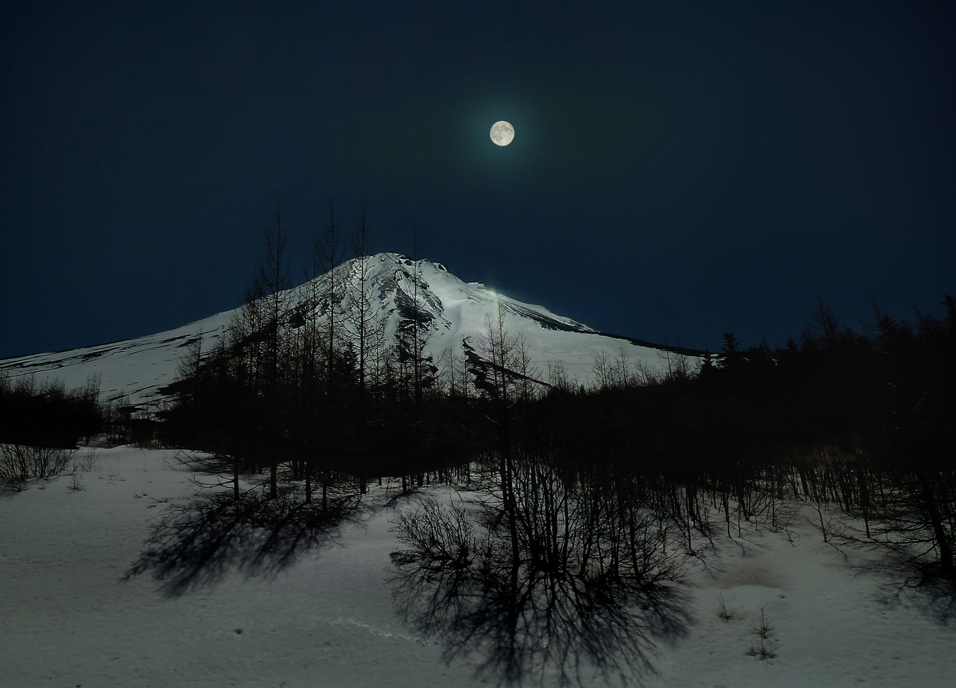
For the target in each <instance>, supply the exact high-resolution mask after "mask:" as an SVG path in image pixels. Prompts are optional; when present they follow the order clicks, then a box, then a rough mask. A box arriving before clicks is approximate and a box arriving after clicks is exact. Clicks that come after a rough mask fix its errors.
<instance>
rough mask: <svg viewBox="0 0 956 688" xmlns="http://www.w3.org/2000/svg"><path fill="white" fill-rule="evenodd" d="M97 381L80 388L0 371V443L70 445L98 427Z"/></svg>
mask: <svg viewBox="0 0 956 688" xmlns="http://www.w3.org/2000/svg"><path fill="white" fill-rule="evenodd" d="M99 391H100V390H99V382H98V381H97V380H95V379H94V380H91V381H89V382H88V383H87V384H86V385H85V386H84V387H82V388H80V389H74V390H67V389H66V387H64V386H63V385H62V384H59V383H52V384H39V383H37V382H36V380H34V378H32V377H20V378H16V379H13V380H11V379H9V378H8V377H6V376H3V375H0V444H22V445H31V446H43V447H56V448H72V447H75V446H76V444H77V442H79V441H81V440H84V439H85V440H88V439H89V438H90V437H92V436H93V435H95V434H97V433H99V432H101V431H102V429H103V427H104V424H105V416H104V409H103V408H102V407H101V406H100V403H99Z"/></svg>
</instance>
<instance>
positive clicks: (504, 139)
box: [491, 121, 515, 146]
mask: <svg viewBox="0 0 956 688" xmlns="http://www.w3.org/2000/svg"><path fill="white" fill-rule="evenodd" d="M514 138H515V128H514V127H513V126H511V125H510V124H509V123H508V122H505V121H501V122H495V123H494V124H492V125H491V140H492V141H494V142H495V145H496V146H507V145H508V144H509V143H511V142H512V141H514Z"/></svg>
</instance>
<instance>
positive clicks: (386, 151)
mask: <svg viewBox="0 0 956 688" xmlns="http://www.w3.org/2000/svg"><path fill="white" fill-rule="evenodd" d="M279 4H280V3H266V2H263V3H248V2H222V3H176V2H168V1H166V2H156V3H154V2H134V3H127V2H124V3H110V2H98V3H60V2H50V3H48V2H37V1H36V0H31V2H19V1H17V0H14V1H12V2H10V1H8V2H6V3H3V8H2V9H0V60H2V62H0V67H2V71H0V94H2V96H0V101H2V105H0V117H2V129H0V132H2V133H0V357H5V356H14V355H20V354H27V353H34V352H39V351H46V350H53V349H65V348H71V347H77V346H81V345H85V344H93V343H98V342H102V341H109V340H116V339H125V338H129V337H135V336H140V335H145V334H150V333H153V332H158V331H162V330H165V329H169V328H172V327H175V326H178V325H181V324H184V323H186V322H189V321H192V320H196V319H199V318H202V317H205V316H207V315H211V314H213V313H215V312H218V311H221V310H226V309H230V308H233V307H236V306H237V305H239V303H240V301H241V297H242V293H243V289H244V287H245V285H246V284H247V283H248V282H249V279H250V277H251V275H252V274H253V272H254V270H255V267H256V265H257V263H258V261H259V260H260V259H261V258H262V257H263V255H264V239H263V232H264V228H265V227H266V225H267V224H269V223H270V222H271V221H272V218H273V217H274V213H275V210H276V206H277V199H278V198H279V197H280V195H281V204H282V214H283V226H284V228H285V229H286V230H287V231H288V232H289V234H290V243H289V248H290V249H291V250H292V251H293V255H294V263H295V264H296V265H297V266H298V265H301V264H303V263H305V262H306V261H307V260H308V259H309V255H310V250H311V249H310V247H311V243H312V241H313V240H314V239H315V238H317V237H318V236H320V235H321V233H322V231H323V229H324V224H325V217H326V212H327V203H328V199H329V197H330V196H331V197H334V199H335V201H336V204H337V207H338V210H339V213H338V221H339V226H340V228H342V229H345V230H351V229H352V228H353V227H354V225H355V222H356V218H357V211H358V206H359V199H360V198H364V200H365V203H366V205H367V208H368V217H369V221H370V226H371V231H372V242H371V243H372V249H373V250H375V251H380V250H397V251H404V252H411V247H412V240H411V237H412V227H413V224H417V227H418V232H419V247H420V248H419V253H420V254H421V255H422V256H424V257H428V258H431V259H432V260H435V261H440V262H443V263H445V264H446V265H447V266H448V267H449V269H450V270H451V271H452V272H454V273H455V274H457V275H458V276H459V277H461V278H463V279H465V280H467V281H472V280H475V281H484V282H486V283H487V284H489V285H490V286H494V287H497V288H498V289H499V290H501V291H502V292H504V293H506V294H508V295H510V296H514V297H516V298H519V299H522V300H525V301H530V302H533V303H541V304H544V305H546V306H548V307H549V308H551V310H553V311H555V312H557V313H559V314H562V315H566V316H569V317H572V318H575V319H577V320H579V321H582V322H584V323H586V324H588V325H591V326H592V327H595V328H598V329H601V330H604V331H608V332H612V333H618V334H625V335H629V336H632V337H637V338H641V339H646V340H651V341H657V342H661V343H669V344H680V345H684V346H691V347H699V348H711V349H713V350H717V349H719V347H720V343H721V334H722V333H723V332H725V331H730V330H732V331H733V332H735V333H736V334H737V336H738V337H739V338H740V339H741V340H742V342H743V343H744V344H756V343H759V342H760V340H761V339H763V338H764V337H766V338H767V340H768V341H769V343H770V344H771V345H779V344H782V343H783V342H784V341H785V339H786V337H787V335H789V334H794V335H797V334H799V332H800V330H801V329H802V327H803V326H805V325H806V324H807V322H808V319H809V316H810V312H811V310H812V308H813V306H814V303H815V300H816V297H817V296H818V295H819V296H821V297H823V298H824V299H827V300H829V301H830V302H831V303H832V305H833V307H834V310H835V312H836V314H837V315H838V316H840V317H841V318H843V319H844V320H845V321H847V322H848V323H850V324H852V325H858V324H859V322H860V321H861V320H862V319H864V318H867V317H869V316H870V314H871V312H872V310H871V302H872V299H875V300H876V302H877V303H878V304H879V305H880V306H881V307H883V308H884V309H886V310H888V311H889V312H890V313H892V314H894V315H896V316H898V317H907V316H909V315H910V314H911V313H912V311H911V307H914V306H915V307H919V308H921V309H923V310H928V311H937V312H938V310H939V309H938V307H937V304H938V302H939V301H940V300H941V298H942V296H943V295H944V294H945V293H954V292H956V146H954V143H956V135H954V134H956V125H954V123H956V87H954V81H953V74H954V72H953V65H954V64H956V55H954V52H956V51H954V47H953V46H954V44H956V40H954V36H956V19H954V17H956V11H954V10H956V5H954V3H952V2H905V3H904V2H870V1H867V2H838V1H836V0H834V1H830V2H747V3H741V2H721V3H717V2H699V3H690V2H685V3H673V2H664V3H639V2H629V3H626V4H621V5H618V4H616V3H563V2H552V3H547V5H546V6H544V5H540V4H538V3H534V4H533V5H534V7H533V9H531V7H532V4H530V3H510V4H507V5H496V4H492V3H481V4H478V3H470V4H471V5H472V7H471V8H470V9H463V8H462V7H461V6H460V5H461V4H462V3H453V2H441V3H437V2H436V3H395V2H347V3H345V2H336V3H327V2H310V3H281V5H282V6H281V7H280V6H273V5H279ZM89 5H93V6H94V7H90V6H89ZM498 119H506V120H509V121H510V122H511V123H512V124H514V126H515V129H516V138H515V141H514V143H513V144H512V145H511V146H509V147H507V148H498V147H496V146H494V145H493V144H492V143H491V141H490V139H489V137H488V129H489V128H490V126H491V124H492V123H493V122H494V121H496V120H498ZM300 274H301V272H297V275H300Z"/></svg>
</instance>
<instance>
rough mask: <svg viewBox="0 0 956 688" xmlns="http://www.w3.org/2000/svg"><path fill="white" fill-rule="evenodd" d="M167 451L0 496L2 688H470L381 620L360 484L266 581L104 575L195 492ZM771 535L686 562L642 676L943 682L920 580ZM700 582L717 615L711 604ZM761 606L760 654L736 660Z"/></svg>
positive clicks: (379, 585) (954, 650) (119, 457)
mask: <svg viewBox="0 0 956 688" xmlns="http://www.w3.org/2000/svg"><path fill="white" fill-rule="evenodd" d="M84 451H86V450H82V451H81V452H80V453H79V454H78V455H77V457H78V458H79V457H81V456H82V454H83V452H84ZM176 455H177V452H175V451H150V450H140V449H134V448H131V447H117V448H113V449H100V450H97V457H98V458H97V460H96V463H95V465H94V466H93V468H92V470H90V471H88V472H81V473H80V476H79V478H78V481H79V486H81V487H82V488H83V489H81V490H79V491H75V490H73V489H72V485H73V479H72V478H71V477H70V476H61V477H59V478H57V479H53V480H50V481H46V482H44V483H42V484H37V483H33V484H31V486H30V487H29V488H28V489H27V490H26V491H24V492H22V493H18V494H15V493H3V494H2V496H0V683H2V685H4V686H10V687H12V688H17V687H24V688H29V687H32V686H70V687H72V686H78V685H79V686H84V687H91V686H130V687H159V686H213V687H216V686H250V687H251V686H288V687H297V686H302V687H305V686H309V687H314V686H335V687H337V686H342V687H346V686H348V687H349V688H353V687H355V686H398V687H400V688H403V687H409V688H410V687H412V686H454V687H455V688H460V687H467V686H477V685H483V682H482V678H481V677H476V676H475V673H474V669H475V667H476V666H477V665H478V664H480V660H481V648H475V651H474V653H473V654H472V655H471V656H469V657H466V658H464V659H460V660H456V661H454V662H453V663H452V664H451V665H450V666H446V665H445V664H444V663H443V662H442V659H441V656H442V645H441V639H438V638H419V637H416V634H415V633H414V631H413V630H411V629H410V628H408V627H406V626H405V625H404V624H403V623H402V622H401V621H400V619H399V617H398V616H397V614H396V613H395V611H394V608H393V602H392V586H391V584H390V582H389V580H390V578H391V577H392V576H393V575H394V570H393V569H392V567H391V564H390V560H389V553H390V552H391V551H394V550H395V549H397V548H398V546H399V543H398V541H397V540H396V538H395V535H394V534H393V533H391V532H389V528H390V524H389V518H390V517H391V516H392V515H394V511H390V510H389V509H386V508H384V507H383V505H384V504H385V501H386V499H385V495H384V494H382V493H381V491H379V490H378V488H375V490H373V493H372V494H371V495H370V496H369V498H368V499H367V500H366V502H365V505H366V509H365V510H363V517H362V520H361V522H360V523H354V524H348V525H346V526H344V527H343V528H342V530H341V532H340V533H339V534H338V537H337V538H336V539H335V542H334V543H333V544H331V545H328V546H326V547H324V548H322V549H321V550H320V551H315V550H312V551H309V552H306V553H305V554H303V555H302V556H301V557H300V558H299V559H298V560H297V561H296V562H295V563H294V564H292V565H291V566H289V567H288V568H286V569H284V570H282V571H279V572H277V573H275V574H274V575H261V576H256V577H246V576H245V575H243V574H242V573H240V572H238V571H235V570H229V571H226V572H225V574H224V575H223V577H222V578H221V579H219V580H218V581H216V582H215V583H213V584H210V585H205V586H200V587H197V588H195V589H191V590H188V591H187V592H185V593H184V594H182V595H180V596H170V595H168V594H166V593H164V591H163V588H162V586H161V584H160V583H159V582H158V581H156V580H155V579H154V578H153V577H152V576H151V575H149V574H148V573H147V574H144V575H140V576H136V577H133V578H131V579H129V580H128V581H123V580H122V579H123V577H124V574H125V573H126V571H127V569H128V568H129V566H130V565H131V564H132V563H133V562H134V561H135V560H136V559H137V558H138V557H139V556H140V554H141V552H142V551H143V546H144V541H145V540H146V538H147V537H148V536H149V534H150V526H151V524H153V523H155V522H156V520H157V519H158V517H159V516H160V515H161V514H162V513H163V511H164V509H166V508H167V507H168V506H169V505H171V504H177V503H183V502H185V501H187V500H189V499H190V498H191V497H192V495H193V493H194V492H195V489H196V488H195V486H194V485H193V484H191V483H190V482H189V477H190V475H189V474H188V473H187V472H186V471H184V470H182V469H181V468H180V467H179V465H178V464H177V462H176ZM391 489H392V490H393V491H394V489H395V486H394V485H393V486H392V488H391ZM442 490H444V488H434V490H433V491H434V492H436V493H441V491H442ZM789 532H790V538H791V539H792V540H793V542H792V543H791V542H790V541H789V539H788V537H787V535H786V534H785V533H783V532H769V531H766V530H764V529H761V530H759V531H754V530H753V529H751V530H749V531H746V530H745V531H744V533H743V537H741V538H735V540H736V541H735V542H731V541H730V540H728V539H727V538H726V536H724V537H720V538H718V540H717V544H718V547H717V552H716V553H712V552H707V553H705V554H704V556H703V557H702V558H701V560H700V561H696V560H694V559H691V560H689V563H688V567H689V568H688V572H689V575H688V582H687V585H686V586H685V592H686V593H687V594H688V596H689V600H690V609H689V611H690V613H691V615H692V617H693V622H692V624H691V625H690V627H689V629H688V633H687V634H686V636H684V637H683V638H680V639H677V640H675V641H674V642H673V643H661V644H659V645H658V647H657V648H656V656H655V657H654V658H653V663H654V667H655V670H656V671H655V673H651V674H647V675H645V676H643V677H640V681H641V683H643V685H646V686H675V687H676V686H707V687H714V688H716V687H718V686H725V687H726V688H732V687H733V688H737V687H747V686H754V687H756V686H760V687H764V686H775V687H787V686H794V687H796V686H806V687H808V688H809V687H814V688H816V687H819V686H900V687H904V686H929V687H933V686H939V687H943V686H951V685H954V683H953V677H954V676H956V622H953V621H950V623H949V625H946V624H945V622H944V620H941V618H940V617H939V615H936V614H934V613H933V610H932V609H931V608H929V607H928V606H927V601H926V599H925V596H924V595H922V594H920V593H917V592H912V591H905V592H904V593H903V594H902V595H899V596H896V595H894V594H893V593H894V592H895V591H894V590H893V588H892V583H893V580H892V579H891V578H889V577H887V576H885V575H883V574H880V573H874V572H872V571H871V570H869V569H868V568H867V566H866V565H867V564H868V563H870V562H871V561H872V560H873V555H872V554H869V553H865V552H858V551H855V550H852V549H847V548H842V547H841V549H842V552H841V551H840V550H838V549H837V548H836V547H834V546H832V545H829V544H826V543H823V541H822V538H821V537H820V535H819V533H818V532H816V531H814V529H813V528H812V527H811V526H810V525H809V524H808V521H807V519H805V518H803V517H801V516H800V515H798V516H797V517H796V518H794V519H793V520H792V522H791V525H790V529H789ZM735 535H736V531H735ZM844 554H845V555H846V558H845V557H844ZM718 595H719V596H721V597H722V598H723V601H724V604H725V606H726V608H727V610H728V611H734V617H735V618H733V619H731V620H729V621H724V620H722V619H721V618H720V617H719V616H718V611H719V602H718ZM761 607H763V609H764V614H765V619H766V621H767V622H768V623H769V625H771V626H772V627H773V630H772V631H771V632H770V634H769V637H768V641H769V643H771V644H772V646H773V647H775V648H776V650H775V651H776V656H775V657H774V658H773V659H766V660H761V659H758V658H756V657H753V656H750V655H748V654H747V651H748V650H749V649H750V647H751V645H752V644H754V643H755V642H757V636H756V635H755V633H754V630H753V628H752V624H756V623H758V622H759V618H760V611H759V610H760V608H761ZM485 678H486V679H487V680H488V682H489V683H492V684H493V683H494V677H485ZM628 683H629V685H637V681H636V680H634V681H629V682H628ZM586 685H590V684H586ZM594 685H603V682H602V681H600V680H596V682H595V683H594Z"/></svg>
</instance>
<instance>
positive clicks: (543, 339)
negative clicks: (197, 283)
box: [0, 253, 700, 406]
mask: <svg viewBox="0 0 956 688" xmlns="http://www.w3.org/2000/svg"><path fill="white" fill-rule="evenodd" d="M362 268H363V263H362V260H361V259H358V258H356V259H352V260H349V261H345V262H344V263H342V264H340V265H338V266H337V267H335V268H334V269H333V270H332V271H330V272H329V273H326V274H324V275H321V276H319V277H317V278H315V279H314V280H312V281H311V282H306V283H305V284H303V285H300V286H298V287H295V288H293V289H289V290H287V291H284V292H282V293H281V295H280V298H281V302H282V304H283V313H284V316H283V317H284V318H285V324H288V325H290V326H292V327H295V325H296V322H301V321H302V319H303V318H306V317H314V318H317V319H319V320H324V319H325V318H327V317H328V313H329V309H330V308H333V309H334V313H335V317H336V318H337V319H339V322H345V321H346V320H347V319H348V317H349V315H350V313H351V312H352V311H354V309H355V308H356V307H357V304H358V303H359V302H360V301H361V300H362V299H360V298H359V296H360V292H361V289H360V286H359V284H360V278H361V277H362V274H363V272H364V278H365V280H364V281H365V294H366V299H365V303H366V306H365V309H366V312H367V313H368V314H369V316H370V318H371V320H372V321H373V322H374V323H375V324H376V325H380V326H381V328H382V329H383V330H384V335H385V339H386V341H394V338H395V337H396V336H397V333H398V332H400V331H401V330H402V328H403V327H407V326H408V325H409V323H411V322H412V321H413V320H416V319H417V320H418V321H419V322H420V323H421V325H422V331H423V333H425V335H426V336H427V342H426V344H425V349H426V353H428V354H430V355H431V356H432V359H433V361H435V362H439V361H441V360H447V359H448V357H449V356H455V357H458V358H461V357H462V356H463V354H464V352H465V351H466V350H471V351H476V350H477V352H478V355H480V348H481V347H480V342H481V341H482V337H483V335H487V333H488V331H489V326H496V323H497V318H498V313H499V309H500V311H501V312H502V313H503V315H504V327H505V330H506V331H507V333H508V335H509V336H516V337H517V336H523V337H524V339H525V341H526V342H527V344H528V348H529V350H530V353H531V356H532V358H533V361H534V364H535V368H536V370H537V376H538V379H541V380H543V381H545V382H546V381H548V377H549V368H551V369H553V368H554V367H555V366H556V364H559V363H560V364H561V366H562V367H563V370H564V373H565V374H566V375H567V377H568V378H569V379H571V380H576V381H577V382H579V383H585V384H586V383H589V382H590V381H591V380H592V378H593V377H594V372H593V368H594V362H595V360H596V359H597V358H598V357H599V356H601V354H602V353H603V354H604V355H605V356H607V358H608V359H610V360H612V361H615V360H620V359H621V357H622V354H623V355H624V356H625V357H626V358H627V360H628V363H629V365H630V367H631V369H632V370H633V371H636V370H637V369H638V367H639V366H642V367H643V368H644V369H645V370H647V371H650V372H655V373H657V372H663V371H666V370H667V369H668V367H669V366H673V365H674V363H675V359H676V358H680V357H682V356H690V357H696V356H697V355H699V354H700V352H697V351H693V350H688V349H679V348H675V347H666V346H658V345H653V344H650V343H647V342H642V341H639V340H633V339H629V338H625V337H620V336H615V335H608V334H602V333H600V332H596V331H595V330H593V329H591V328H590V327H587V326H586V325H582V324H581V323H578V322H575V321H574V320H571V319H569V318H565V317H562V316H559V315H555V314H554V313H552V312H551V311H549V310H548V309H547V308H545V307H543V306H535V305H530V304H526V303H522V302H520V301H516V300H514V299H511V298H509V297H507V296H505V295H503V294H499V293H496V292H494V291H492V290H490V289H487V288H486V287H485V286H484V285H482V284H480V283H477V282H470V283H466V282H463V281H462V280H460V279H459V278H457V277H456V276H455V275H453V274H452V273H450V272H449V271H448V269H447V268H446V267H445V266H444V265H442V264H440V263H433V262H431V261H428V260H418V261H415V260H412V259H411V258H409V257H407V256H404V255H401V254H398V253H380V254H377V255H374V256H369V257H367V258H366V259H365V263H364V268H365V269H364V271H363V269H362ZM416 277H417V288H416ZM333 287H334V288H333ZM239 312H240V309H235V310H232V311H226V312H223V313H218V314H216V315H213V316H211V317H209V318H205V319H203V320H198V321H196V322H193V323H190V324H188V325H184V326H182V327H179V328H176V329H174V330H169V331H167V332H161V333H159V334H154V335H150V336H146V337H139V338H137V339H129V340H125V341H120V342H113V343H110V344H100V345H97V346H90V347H83V348H79V349H71V350H69V351H60V352H56V353H43V354H34V355H30V356H20V357H17V358H9V359H5V360H2V361H0V374H6V375H7V376H8V377H9V378H11V380H15V379H16V378H18V377H20V376H30V375H32V376H34V377H35V379H36V380H37V382H49V381H53V380H58V381H60V382H62V383H63V384H64V385H65V386H66V387H68V388H74V387H80V386H83V385H85V384H86V383H87V382H88V381H89V380H91V379H93V378H94V377H96V378H98V379H99V383H100V394H101V398H102V399H103V400H104V401H111V400H112V401H115V400H118V399H122V398H124V397H125V398H127V399H128V401H129V403H130V404H133V405H139V406H142V405H147V404H150V403H152V402H156V401H160V400H162V399H163V398H165V397H167V396H168V395H169V390H168V389H166V388H167V387H168V386H169V385H170V383H172V382H173V381H174V380H175V379H176V376H177V374H178V372H179V368H180V364H181V362H182V361H183V360H184V359H185V358H186V356H188V355H189V353H190V352H191V351H193V350H194V349H193V345H194V344H196V343H197V342H199V341H200V340H201V342H202V350H203V351H211V350H212V349H213V347H214V346H215V345H216V344H217V343H218V342H219V341H220V340H221V339H222V338H223V337H224V336H225V335H226V333H227V332H228V331H229V328H230V327H231V326H232V325H233V324H234V323H235V321H236V318H237V316H238V314H239Z"/></svg>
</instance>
